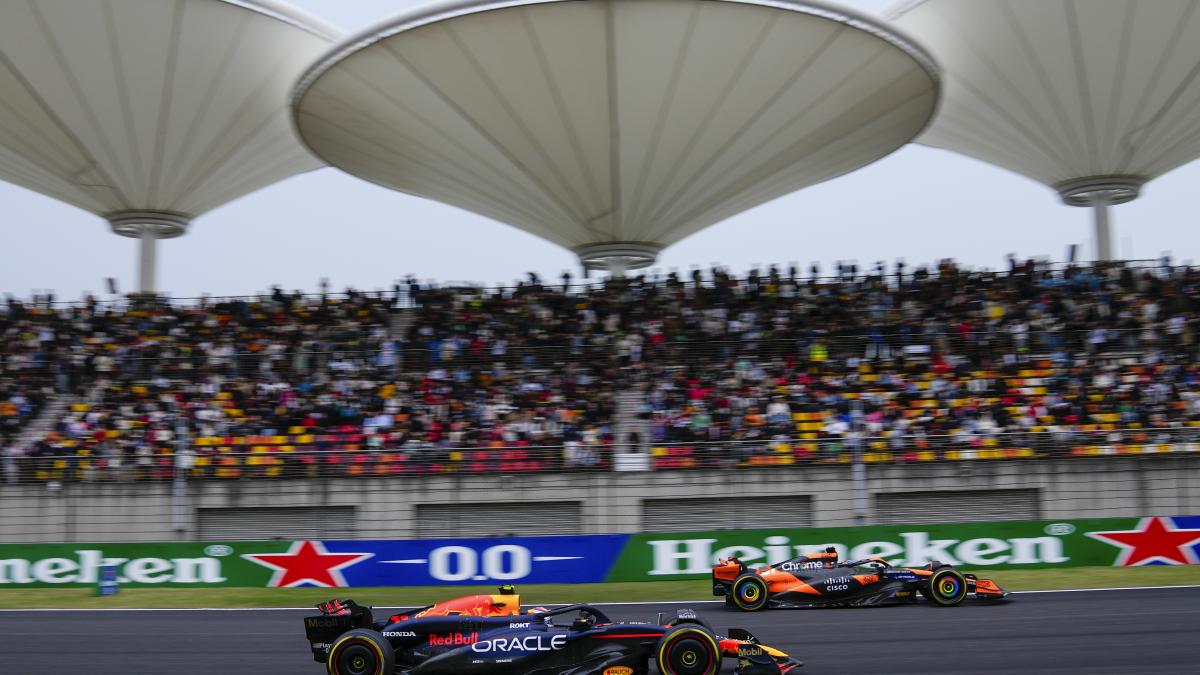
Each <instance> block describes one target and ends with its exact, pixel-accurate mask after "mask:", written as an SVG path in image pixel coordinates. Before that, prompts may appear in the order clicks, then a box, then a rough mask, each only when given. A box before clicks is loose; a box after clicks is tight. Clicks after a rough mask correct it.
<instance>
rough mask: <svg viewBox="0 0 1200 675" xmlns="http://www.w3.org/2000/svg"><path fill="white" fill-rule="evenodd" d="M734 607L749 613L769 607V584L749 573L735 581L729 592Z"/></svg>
mask: <svg viewBox="0 0 1200 675" xmlns="http://www.w3.org/2000/svg"><path fill="white" fill-rule="evenodd" d="M729 597H730V599H732V600H733V606H734V607H737V608H738V609H741V610H744V611H747V612H757V611H758V610H760V609H764V608H766V606H767V582H765V581H763V579H762V577H760V576H758V575H757V574H754V573H753V572H747V573H746V574H743V575H742V576H740V577H738V578H737V579H734V580H733V586H732V587H731V588H730V590H729Z"/></svg>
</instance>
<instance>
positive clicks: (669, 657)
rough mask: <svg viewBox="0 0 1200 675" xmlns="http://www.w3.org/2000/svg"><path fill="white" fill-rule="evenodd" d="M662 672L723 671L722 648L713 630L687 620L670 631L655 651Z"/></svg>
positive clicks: (697, 674)
mask: <svg viewBox="0 0 1200 675" xmlns="http://www.w3.org/2000/svg"><path fill="white" fill-rule="evenodd" d="M655 659H656V660H657V662H658V672H660V673H662V675H717V673H719V672H721V648H720V646H718V645H717V638H716V637H715V636H714V635H713V634H712V631H710V630H706V629H705V628H703V627H701V626H697V625H695V624H684V625H682V626H677V627H675V628H672V629H671V630H669V631H667V633H666V635H663V636H662V638H660V639H659V641H658V650H657V651H656V653H655Z"/></svg>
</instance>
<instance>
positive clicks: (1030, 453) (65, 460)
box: [0, 425, 1200, 489]
mask: <svg viewBox="0 0 1200 675" xmlns="http://www.w3.org/2000/svg"><path fill="white" fill-rule="evenodd" d="M1097 426H1099V425H1097ZM281 438H282V439H283V440H284V442H282V443H280V442H278V438H277V439H276V440H272V439H271V438H253V437H251V438H245V439H229V440H230V441H240V443H232V442H231V443H229V444H228V445H225V446H222V447H220V448H216V447H207V448H204V447H200V448H197V447H191V446H186V445H185V446H184V447H183V449H182V450H181V451H179V452H177V451H175V450H173V449H168V448H165V447H163V448H158V449H157V450H151V449H150V448H148V447H145V446H143V449H144V450H145V452H110V451H106V450H101V451H93V450H87V451H82V452H80V451H75V450H70V449H63V448H54V447H51V448H50V449H49V450H47V451H44V452H41V453H39V454H37V455H17V454H9V455H8V456H5V457H3V458H0V476H2V479H3V482H4V483H5V484H9V485H15V484H30V483H33V484H45V485H49V486H51V488H54V489H57V488H58V487H61V486H62V485H64V484H66V483H141V482H169V481H175V480H178V479H182V480H185V481H231V482H232V481H256V480H295V479H301V480H307V479H326V478H339V479H341V478H349V479H364V480H366V479H371V478H395V477H421V476H485V477H486V476H492V477H494V476H500V475H516V474H538V473H567V474H586V473H600V472H614V471H615V472H622V471H680V470H684V471H686V470H731V471H734V470H738V469H754V468H762V467H791V466H806V465H849V464H855V463H863V464H868V465H870V464H879V465H884V464H922V463H931V462H975V461H1005V460H1028V459H1051V458H1054V459H1062V458H1095V457H1133V456H1159V455H1182V454H1200V427H1174V428H1169V427H1168V428H1145V429H1138V428H1112V429H1100V428H1097V429H1091V430H1070V429H1064V430H1060V431H1038V432H1033V431H1030V432H1017V433H981V434H955V435H946V436H906V435H895V436H860V435H857V434H853V433H851V434H845V435H842V436H838V437H829V436H828V435H825V437H822V438H815V439H803V438H795V437H784V436H776V437H772V438H762V439H757V440H736V441H709V442H694V443H679V442H676V443H665V442H664V443H653V442H652V443H650V450H649V451H648V452H644V451H642V450H640V449H639V448H633V447H629V446H627V445H623V444H618V443H594V444H584V443H572V444H567V445H510V446H482V447H480V446H472V447H462V446H450V445H444V446H436V445H424V446H416V447H387V446H386V445H384V446H380V447H374V448H356V449H345V448H344V447H342V445H340V444H339V443H338V442H337V440H336V439H337V438H338V437H337V436H336V435H330V436H327V437H323V439H324V440H323V442H322V444H325V445H328V447H329V449H326V450H314V449H312V448H311V447H305V446H303V445H301V446H297V445H295V444H294V443H295V442H294V441H293V440H290V439H289V438H287V437H281ZM343 445H344V444H343ZM234 448H238V449H234ZM241 448H253V449H241ZM0 489H2V488H0Z"/></svg>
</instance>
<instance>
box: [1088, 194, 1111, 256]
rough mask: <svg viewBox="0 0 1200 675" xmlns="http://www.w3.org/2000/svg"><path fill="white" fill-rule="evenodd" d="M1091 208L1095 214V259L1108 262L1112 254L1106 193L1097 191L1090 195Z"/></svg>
mask: <svg viewBox="0 0 1200 675" xmlns="http://www.w3.org/2000/svg"><path fill="white" fill-rule="evenodd" d="M1092 210H1093V212H1094V215H1095V220H1096V222H1095V233H1094V237H1095V250H1096V260H1098V261H1100V262H1108V261H1110V260H1112V259H1113V256H1112V227H1111V223H1110V221H1109V198H1108V195H1107V194H1105V193H1103V192H1099V193H1096V195H1095V196H1093V197H1092Z"/></svg>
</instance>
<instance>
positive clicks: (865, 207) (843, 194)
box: [0, 0, 1200, 299]
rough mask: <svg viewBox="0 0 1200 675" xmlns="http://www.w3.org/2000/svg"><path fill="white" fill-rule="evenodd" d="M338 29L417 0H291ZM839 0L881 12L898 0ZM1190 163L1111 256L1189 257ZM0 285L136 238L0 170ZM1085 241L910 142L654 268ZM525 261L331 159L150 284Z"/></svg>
mask: <svg viewBox="0 0 1200 675" xmlns="http://www.w3.org/2000/svg"><path fill="white" fill-rule="evenodd" d="M291 2H292V4H294V5H296V6H299V7H302V8H304V9H306V10H308V11H309V12H312V13H313V14H316V15H318V16H321V17H324V18H325V19H326V20H327V21H329V22H331V23H333V24H334V25H337V26H340V27H341V28H343V29H344V30H345V31H347V32H348V33H350V32H355V31H358V30H360V29H362V28H365V27H366V26H368V25H370V24H372V23H375V22H377V21H380V20H382V19H385V18H387V17H389V16H393V15H395V14H398V13H400V12H402V11H404V10H406V9H408V8H410V7H415V6H418V5H421V4H425V0H291ZM843 4H846V5H849V6H852V7H856V8H858V9H861V10H865V11H870V12H881V11H882V10H883V9H885V8H887V7H890V6H891V5H892V0H850V1H848V2H843ZM1197 190H1200V162H1193V163H1192V164H1189V165H1187V166H1184V167H1183V168H1181V169H1177V170H1176V171H1174V172H1172V173H1170V174H1168V175H1166V176H1163V177H1162V178H1159V179H1157V180H1155V181H1153V182H1151V183H1150V184H1149V185H1148V186H1146V188H1145V189H1144V190H1143V192H1142V197H1141V198H1140V199H1139V200H1138V201H1135V202H1133V203H1130V204H1127V205H1123V206H1119V207H1116V208H1114V209H1113V216H1114V223H1115V228H1114V231H1115V234H1114V248H1115V250H1116V253H1117V254H1118V255H1119V256H1120V257H1123V258H1156V257H1158V256H1161V255H1163V254H1164V253H1165V252H1170V253H1171V254H1172V255H1173V256H1174V258H1175V259H1176V260H1177V261H1189V260H1193V259H1196V258H1200V255H1197V253H1198V252H1200V228H1198V227H1197V225H1198V224H1200V213H1198V212H1197V207H1196V203H1195V202H1189V199H1190V196H1192V195H1194V194H1195V192H1196V191H1197ZM0 228H2V229H3V231H4V233H5V235H6V236H4V238H3V239H2V240H0V241H3V244H2V245H0V292H7V293H12V294H14V295H17V296H19V297H27V296H28V295H29V294H30V293H31V292H34V291H41V290H45V289H53V290H54V291H55V292H56V294H57V295H58V297H59V298H62V299H74V298H77V297H79V296H80V295H81V294H82V293H83V292H85V291H93V292H97V293H99V292H101V291H103V289H104V279H105V278H107V277H116V278H117V279H118V283H119V284H120V289H121V291H122V292H127V291H129V290H132V289H133V287H134V284H135V282H136V255H137V242H136V241H134V240H132V239H125V238H121V237H118V236H116V235H114V234H111V233H110V232H109V230H108V226H107V224H106V223H104V221H103V220H102V219H100V218H98V217H96V216H94V215H92V214H89V213H86V212H84V211H81V210H79V209H76V208H74V207H71V206H67V205H65V204H62V203H60V202H57V201H55V200H53V199H51V198H49V197H43V196H41V195H39V194H36V193H33V192H30V191H27V190H24V189H22V188H18V187H15V186H12V185H9V184H6V183H0ZM1072 243H1077V244H1081V245H1082V249H1081V250H1082V251H1083V254H1082V256H1081V257H1085V258H1090V256H1091V255H1092V247H1091V214H1090V212H1089V211H1088V210H1085V209H1078V208H1072V207H1068V206H1064V205H1063V204H1062V203H1061V202H1060V201H1059V199H1058V197H1057V195H1056V194H1055V193H1054V192H1053V191H1052V190H1050V189H1049V188H1047V187H1044V186H1042V185H1040V184H1038V183H1035V182H1033V181H1031V180H1029V179H1027V178H1024V177H1021V176H1018V175H1016V174H1012V173H1009V172H1007V171H1004V170H1002V169H998V168H993V167H991V166H989V165H986V164H983V163H981V162H978V161H976V160H972V159H968V158H965V157H962V156H959V155H955V154H952V153H949V152H946V151H943V150H935V149H931V148H925V147H921V146H908V147H906V148H903V149H901V150H900V151H898V152H896V153H895V154H893V155H891V156H890V157H887V158H885V159H883V160H881V161H879V162H877V163H876V164H873V165H871V166H868V167H866V168H864V169H861V170H859V171H857V172H855V173H852V174H850V175H848V176H843V177H841V178H837V179H835V180H832V181H829V182H827V183H824V184H821V185H817V186H814V187H811V188H808V189H805V190H801V191H799V192H796V193H793V194H791V195H789V196H786V197H783V198H781V199H778V200H776V201H774V202H771V203H768V204H765V205H763V206H760V207H758V208H755V209H753V210H751V211H748V212H746V213H743V214H741V215H739V216H736V217H734V218H731V219H729V220H727V221H724V222H722V223H719V224H717V225H715V226H713V227H711V228H709V229H708V230H706V231H703V232H701V233H699V234H696V235H693V236H692V237H690V238H688V239H685V240H684V241H682V242H680V243H678V244H676V245H675V246H672V247H671V248H669V249H667V250H666V251H664V252H663V254H662V255H661V256H660V258H659V265H658V266H657V269H659V270H660V271H662V272H664V273H665V272H667V271H669V270H671V269H677V270H679V271H681V272H687V271H688V270H690V269H691V267H692V266H693V265H700V266H703V267H708V266H709V265H710V264H711V263H714V262H716V263H720V264H722V265H725V266H727V267H729V268H731V269H732V270H733V271H735V272H738V273H742V272H744V271H746V270H747V269H749V268H750V267H752V266H754V265H755V264H763V265H766V264H769V263H772V262H775V263H780V264H781V265H782V266H785V267H786V265H787V264H788V263H789V262H790V261H797V262H799V263H800V264H801V265H802V266H803V267H804V268H806V269H807V267H808V265H809V264H810V263H811V262H813V261H817V262H819V263H820V264H821V266H822V268H823V270H825V271H828V270H829V269H830V268H831V265H832V264H833V263H834V262H835V261H837V260H848V259H855V260H858V261H859V263H860V265H869V264H871V263H873V262H874V261H876V260H885V261H888V262H889V267H890V265H891V263H892V261H894V260H896V259H897V258H903V259H905V260H906V261H907V262H909V263H910V264H912V263H925V262H933V261H935V260H937V259H939V258H945V257H953V258H956V259H957V260H959V261H960V262H962V263H965V264H967V265H970V266H974V267H991V268H1000V267H1003V266H1004V264H1005V263H1004V259H1005V255H1006V254H1007V253H1009V252H1014V253H1016V254H1018V255H1019V256H1022V257H1025V256H1048V257H1051V258H1053V259H1055V260H1061V259H1063V258H1064V256H1065V251H1066V249H1067V247H1068V246H1069V245H1070V244H1072ZM531 270H532V271H536V272H538V273H540V274H542V275H543V277H549V278H554V279H556V278H557V277H558V276H559V275H560V274H561V273H562V272H563V271H564V270H569V271H571V273H572V274H573V275H575V276H576V277H578V275H579V266H578V263H577V261H576V259H575V257H574V256H573V255H572V254H570V253H569V252H567V251H566V250H565V249H562V248H560V247H558V246H556V245H553V244H550V243H547V242H545V241H542V240H540V239H538V238H536V237H534V236H531V235H528V234H525V233H523V232H521V231H519V230H517V229H515V228H512V227H509V226H507V225H504V224H501V223H497V222H495V221H491V220H488V219H486V218H483V217H482V216H477V215H475V214H472V213H468V212H465V211H462V210H459V209H456V208H453V207H449V206H445V205H442V204H439V203H436V202H432V201H428V200H424V199H420V198H416V197H410V196H407V195H403V194H400V193H397V192H392V191H389V190H387V189H384V188H381V187H377V186H375V185H371V184H368V183H365V182H363V181H361V180H358V179H356V178H354V177H352V176H349V175H347V174H345V173H343V172H341V171H339V170H337V169H332V168H325V169H321V170H318V171H314V172H311V173H307V174H303V175H300V176H296V177H294V178H291V179H289V180H286V181H283V182H282V183H279V184H277V185H274V186H271V187H268V188H266V189H264V190H262V191H260V192H257V193H255V194H252V195H249V196H246V197H243V198H241V199H239V200H237V201H235V202H232V203H230V204H228V205H226V206H223V207H221V208H219V209H216V210H214V211H212V212H210V213H207V214H205V215H203V216H202V217H200V218H198V219H196V220H195V221H194V222H193V224H192V228H191V230H190V231H189V233H188V234H187V235H186V236H184V237H182V238H179V239H173V240H169V241H165V242H161V243H160V244H159V287H160V288H161V289H162V290H164V291H165V292H167V293H169V294H170V295H174V296H182V297H194V296H197V295H200V294H202V293H206V292H207V293H210V294H214V295H235V294H249V293H255V292H258V291H262V290H265V289H267V288H269V287H270V286H271V285H272V284H279V285H281V286H283V287H284V288H287V289H293V288H299V289H304V290H310V291H311V290H315V289H316V288H317V284H318V280H319V279H320V278H321V277H328V278H329V279H330V282H331V284H332V285H333V287H334V288H335V289H341V288H343V287H345V286H347V285H351V286H354V287H356V288H359V289H366V290H373V289H375V288H386V287H389V286H390V285H391V283H392V282H393V280H395V279H397V278H400V277H402V276H404V275H407V274H410V273H411V274H415V275H417V276H418V277H419V278H421V279H436V280H439V281H443V282H444V281H476V282H484V283H488V284H496V283H501V282H511V281H512V280H514V279H517V278H520V277H523V276H524V273H525V272H527V271H531Z"/></svg>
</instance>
